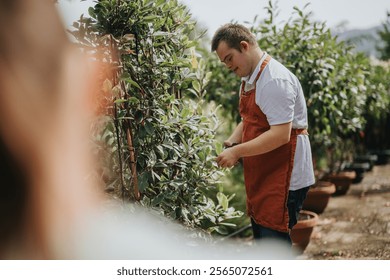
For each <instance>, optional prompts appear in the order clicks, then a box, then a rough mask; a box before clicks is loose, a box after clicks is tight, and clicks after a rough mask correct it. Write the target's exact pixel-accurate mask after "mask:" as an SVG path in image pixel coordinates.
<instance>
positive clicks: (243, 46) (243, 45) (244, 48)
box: [240, 41, 249, 51]
mask: <svg viewBox="0 0 390 280" xmlns="http://www.w3.org/2000/svg"><path fill="white" fill-rule="evenodd" d="M248 49H249V43H248V42H247V41H241V42H240V50H241V51H247V50H248Z"/></svg>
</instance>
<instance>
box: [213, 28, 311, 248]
mask: <svg viewBox="0 0 390 280" xmlns="http://www.w3.org/2000/svg"><path fill="white" fill-rule="evenodd" d="M212 51H216V52H217V55H218V57H219V58H220V60H221V61H222V62H223V63H224V64H225V65H226V67H228V68H229V69H230V70H232V71H233V72H234V73H235V74H236V75H237V76H239V77H241V79H242V85H241V90H240V108H239V109H240V115H241V118H242V121H241V123H240V124H238V126H237V127H236V128H235V130H234V131H233V133H232V135H231V136H230V137H229V138H228V139H227V140H226V141H225V142H224V144H225V146H226V147H229V148H228V149H225V150H224V151H223V152H222V153H221V154H220V155H219V156H218V157H217V163H218V165H219V166H221V167H232V166H234V165H235V164H236V163H237V161H238V160H239V159H240V158H243V164H244V177H245V188H246V193H247V212H248V214H249V216H250V217H251V222H252V229H253V235H254V238H256V239H261V238H277V239H281V240H285V241H287V242H288V243H290V244H291V239H290V235H289V233H290V230H291V229H292V227H293V226H294V225H295V224H296V223H297V218H298V213H299V211H300V210H301V208H302V204H303V201H304V199H305V197H306V194H307V191H308V189H309V186H310V185H312V184H314V182H315V179H314V172H313V164H312V155H311V148H310V142H309V137H308V133H307V130H306V129H307V127H308V121H307V108H306V101H305V98H304V95H303V91H302V87H301V85H300V82H299V80H298V79H297V77H296V76H295V75H294V74H293V73H291V72H290V71H289V70H288V69H287V68H286V67H284V66H283V65H282V64H280V63H279V62H278V61H276V60H275V59H273V58H272V57H271V56H270V55H268V54H267V53H266V52H264V51H262V50H261V49H260V48H259V46H258V45H257V42H256V38H255V36H254V35H253V34H252V33H251V32H250V31H249V30H248V29H247V28H246V27H244V26H242V25H240V24H226V25H224V26H222V27H220V28H219V29H218V30H217V31H216V33H215V35H214V37H213V39H212Z"/></svg>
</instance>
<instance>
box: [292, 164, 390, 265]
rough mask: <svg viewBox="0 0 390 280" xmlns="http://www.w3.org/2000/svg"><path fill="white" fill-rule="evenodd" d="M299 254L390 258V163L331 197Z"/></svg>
mask: <svg viewBox="0 0 390 280" xmlns="http://www.w3.org/2000/svg"><path fill="white" fill-rule="evenodd" d="M300 258H302V259H312V260H334V259H343V260H347V259H350V260H358V259H372V260H373V259H381V260H390V164H387V165H377V166H374V168H373V170H372V171H369V172H366V173H365V176H364V179H363V181H362V182H360V183H358V184H352V185H351V187H350V188H349V190H348V192H347V193H346V194H345V195H342V196H333V197H331V198H330V200H329V204H328V206H327V208H326V209H325V211H324V212H323V213H322V214H320V215H319V222H318V224H317V225H316V226H315V228H314V230H313V233H312V236H311V240H310V243H309V245H308V246H307V248H306V250H305V251H304V252H303V254H302V255H301V256H300Z"/></svg>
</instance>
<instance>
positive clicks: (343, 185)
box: [326, 171, 356, 196]
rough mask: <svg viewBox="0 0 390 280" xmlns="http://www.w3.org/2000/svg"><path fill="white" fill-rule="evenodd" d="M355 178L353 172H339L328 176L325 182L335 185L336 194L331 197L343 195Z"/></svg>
mask: <svg viewBox="0 0 390 280" xmlns="http://www.w3.org/2000/svg"><path fill="white" fill-rule="evenodd" d="M355 178H356V172H355V171H340V172H338V173H333V174H329V175H328V176H327V177H326V180H327V181H329V182H332V183H333V184H335V185H336V192H335V193H334V194H333V195H335V196H336V195H344V194H346V193H347V191H348V190H349V187H350V186H351V184H352V181H353V179H355Z"/></svg>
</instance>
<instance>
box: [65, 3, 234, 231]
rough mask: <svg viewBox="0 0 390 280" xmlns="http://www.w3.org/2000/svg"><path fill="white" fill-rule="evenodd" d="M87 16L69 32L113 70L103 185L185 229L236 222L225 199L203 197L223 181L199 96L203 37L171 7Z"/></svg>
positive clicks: (99, 10)
mask: <svg viewBox="0 0 390 280" xmlns="http://www.w3.org/2000/svg"><path fill="white" fill-rule="evenodd" d="M89 15H90V17H88V18H85V17H81V18H80V20H79V21H78V22H77V23H75V25H74V26H75V28H76V30H75V31H72V34H73V35H74V36H75V37H76V38H77V41H78V42H79V43H80V44H81V45H82V47H83V48H84V49H85V50H90V49H92V50H96V49H98V48H103V49H104V51H103V52H104V54H103V55H102V57H103V61H106V62H107V63H108V64H109V65H110V67H111V68H112V69H113V74H112V76H111V78H110V79H108V80H106V81H104V86H103V88H104V91H105V92H106V93H108V94H107V98H108V101H107V104H110V107H109V109H108V110H107V113H108V114H107V116H108V117H105V119H104V120H105V121H104V122H103V124H104V129H103V131H102V132H101V133H99V134H98V135H97V139H96V140H97V141H98V143H99V144H100V145H98V147H99V150H100V152H101V153H102V154H104V155H105V157H104V158H105V159H106V164H105V166H104V169H105V172H104V174H105V175H106V176H105V181H106V184H107V187H108V189H109V190H112V191H113V193H114V195H115V196H117V197H122V198H123V199H130V200H138V199H140V202H141V203H142V204H143V205H145V206H148V207H153V208H155V209H157V210H158V211H160V212H162V213H163V214H164V215H167V216H169V217H172V218H173V219H176V220H179V221H181V222H183V223H184V224H186V225H189V226H197V227H201V228H204V229H208V230H209V231H217V232H219V233H223V232H224V231H225V230H224V229H225V228H226V227H229V226H234V225H232V224H229V223H226V220H228V219H231V218H235V217H237V216H240V215H242V213H241V212H239V211H236V210H235V209H234V208H232V207H229V201H230V199H231V197H227V196H226V195H224V194H223V193H221V192H219V193H217V192H216V191H215V193H217V197H215V198H213V199H212V198H210V197H209V196H207V194H208V193H209V192H208V190H209V189H215V187H216V186H217V184H218V182H219V181H218V180H219V178H220V176H221V175H222V173H221V171H220V170H219V169H218V168H217V166H216V163H215V160H214V158H215V157H216V153H217V152H218V151H220V150H221V148H222V147H221V145H220V144H218V143H217V142H216V140H215V129H216V127H217V126H218V125H219V120H218V118H217V117H216V113H215V110H216V109H215V108H210V107H207V106H206V105H205V104H204V102H203V100H202V96H203V94H204V93H205V91H204V87H205V84H206V83H207V82H208V79H209V76H210V75H209V74H208V73H207V71H206V70H205V65H204V62H203V61H202V59H200V60H199V59H198V57H197V54H196V52H195V47H196V46H197V44H198V43H197V40H198V39H199V38H195V39H194V40H192V39H190V38H189V34H193V30H194V26H195V23H194V22H192V21H191V20H190V15H189V13H188V11H187V9H186V8H185V7H184V6H183V5H180V4H178V3H177V1H164V0H159V1H151V0H135V1H119V0H118V1H96V5H95V6H94V7H91V8H90V9H89ZM194 95H195V96H198V98H189V97H190V96H191V97H193V96H194ZM205 108H207V109H208V110H207V111H206V110H205ZM103 144H104V145H105V146H106V148H105V149H102V148H101V147H102V145H103ZM139 193H140V194H141V196H140V197H139Z"/></svg>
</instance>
